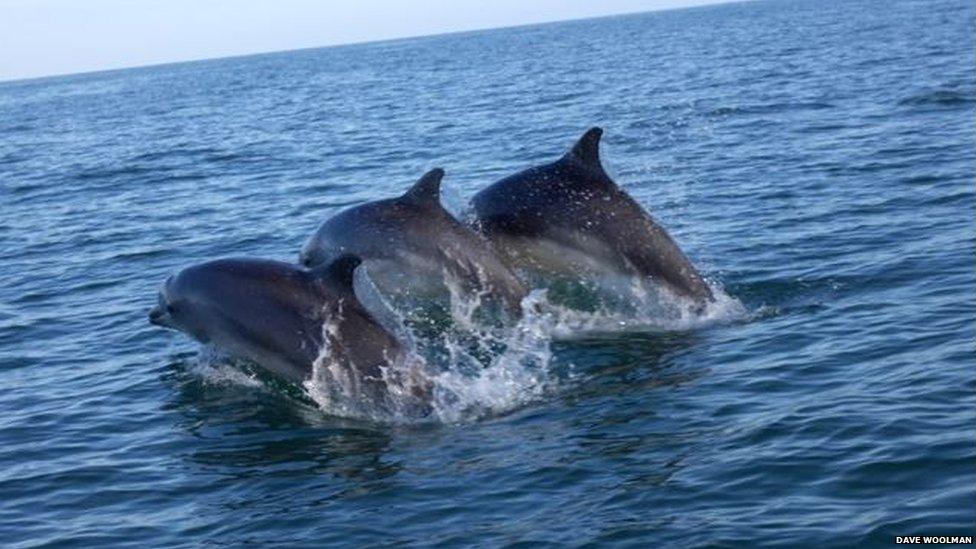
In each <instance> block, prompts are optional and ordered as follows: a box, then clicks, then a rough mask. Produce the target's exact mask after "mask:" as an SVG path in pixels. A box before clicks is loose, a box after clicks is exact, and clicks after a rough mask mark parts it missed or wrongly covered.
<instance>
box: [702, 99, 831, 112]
mask: <svg viewBox="0 0 976 549" xmlns="http://www.w3.org/2000/svg"><path fill="white" fill-rule="evenodd" d="M832 108H834V105H832V104H830V103H822V102H817V101H811V102H800V103H764V104H755V105H741V106H723V107H716V108H714V109H712V110H710V111H708V112H706V113H705V115H706V116H736V115H752V114H775V113H781V112H793V111H811V110H813V111H816V110H825V109H832Z"/></svg>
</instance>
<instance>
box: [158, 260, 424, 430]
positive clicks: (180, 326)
mask: <svg viewBox="0 0 976 549" xmlns="http://www.w3.org/2000/svg"><path fill="white" fill-rule="evenodd" d="M360 262H361V260H360V259H359V258H358V257H355V256H353V255H349V254H347V255H343V256H340V257H338V258H336V259H335V260H334V261H333V262H331V263H329V264H327V265H324V266H321V267H318V268H316V269H311V270H307V269H302V268H300V267H297V266H295V265H291V264H289V263H283V262H278V261H268V260H260V259H220V260H216V261H210V262H206V263H201V264H198V265H194V266H192V267H188V268H186V269H183V270H182V271H180V272H179V273H177V274H175V275H174V276H171V277H169V279H167V280H166V282H165V284H164V285H163V287H162V289H161V290H160V291H159V296H158V303H157V305H156V306H155V307H154V308H153V309H152V310H151V311H150V312H149V322H150V323H152V324H155V325H157V326H162V327H165V328H171V329H174V330H179V331H182V332H185V333H186V334H187V335H189V336H190V337H192V338H194V339H196V340H198V341H200V342H202V343H209V344H213V345H214V346H216V347H218V348H220V349H222V350H224V351H226V352H228V353H230V354H231V355H232V356H235V357H238V358H244V359H248V360H251V361H253V362H255V363H257V364H258V365H259V366H261V367H263V368H264V369H266V370H268V371H270V372H271V373H273V374H275V375H277V376H279V377H281V378H283V379H285V380H287V381H290V382H293V383H297V384H301V383H303V382H305V381H307V380H309V379H310V378H311V377H312V374H313V365H314V363H315V362H316V360H318V359H319V357H320V355H321V354H322V350H323V349H326V350H327V356H328V360H329V365H328V368H329V369H330V370H332V371H340V372H341V373H342V375H340V376H334V377H335V379H337V380H341V381H342V382H343V384H344V387H341V388H330V391H332V392H336V391H339V390H340V389H341V391H339V392H342V394H344V395H345V396H346V397H347V398H348V399H351V400H353V401H356V402H355V405H357V406H359V405H361V406H363V407H367V408H368V407H370V406H372V407H374V408H376V407H378V408H380V409H384V410H387V411H390V410H394V409H398V408H397V402H395V401H394V397H393V394H394V393H396V394H403V393H405V394H406V399H405V400H403V402H404V403H406V404H407V405H408V406H405V407H400V408H403V409H412V410H413V411H414V412H417V413H419V414H421V415H422V414H423V413H424V412H422V411H421V410H427V400H428V399H429V393H428V388H427V387H425V386H424V384H423V383H422V382H420V381H418V380H417V379H413V378H412V379H410V380H408V381H409V383H407V384H406V385H409V387H408V390H406V391H404V390H402V389H403V387H400V386H397V387H392V386H391V383H392V382H393V381H392V378H391V377H390V375H389V374H390V371H391V370H393V369H394V368H392V367H391V366H393V365H396V364H398V363H399V361H401V360H402V359H403V358H404V356H405V355H404V348H403V347H402V346H401V344H400V342H399V341H398V340H397V339H396V337H395V336H393V335H392V334H391V333H390V332H389V331H388V330H386V329H385V328H384V327H383V326H382V325H381V324H380V323H379V322H378V321H377V320H376V319H375V318H374V317H373V316H372V315H371V314H370V313H369V311H367V310H366V308H364V307H363V305H362V304H361V303H360V301H359V300H358V299H357V298H356V295H355V292H354V290H353V275H354V271H355V269H356V267H357V266H358V265H359V264H360ZM400 381H402V380H400Z"/></svg>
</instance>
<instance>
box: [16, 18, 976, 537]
mask: <svg viewBox="0 0 976 549" xmlns="http://www.w3.org/2000/svg"><path fill="white" fill-rule="evenodd" d="M973 35H974V12H973V5H972V4H971V3H970V2H968V1H963V0H932V1H929V0H925V1H911V0H908V1H897V2H881V1H877V2H866V1H854V2H848V1H837V0H828V1H822V2H821V1H793V0H783V1H766V2H754V3H743V4H729V5H722V6H716V7H706V8H695V9H687V10H678V11H668V12H656V13H646V14H639V15H629V16H621V17H610V18H602V19H593V20H585V21H575V22H567V23H559V24H548V25H539V26H529V27H520V28H511V29H502V30H492V31H484V32H473V33H464V34H455V35H445V36H438V37H427V38H418V39H410V40H399V41H391V42H383V43H373V44H365V45H354V46H345V47H334V48H326V49H315V50H304V51H295V52H287V53H277V54H268V55H260V56H252V57H244V58H232V59H222V60H214V61H204V62H194V63H185V64H175V65H167V66H158V67H149V68H141V69H133V70H123V71H113V72H104V73H96V74H85V75H77V76H68V77H56V78H48V79H40V80H30V81H19V82H6V83H0V213H2V215H0V540H2V541H0V545H3V546H5V547H40V546H43V547H72V546H74V547H115V546H132V547H150V546H152V547H156V546H160V547H162V546H165V547H192V546H200V545H206V546H242V545H249V544H255V545H259V546H260V545H268V546H271V545H279V544H280V545H281V546H289V547H302V546H304V547H323V546H329V545H340V544H349V545H355V546H400V545H404V544H407V545H415V546H422V545H423V546H426V545H428V544H432V545H437V546H443V547H454V546H469V545H482V546H487V547H501V546H535V545H540V546H553V547H555V546H604V545H606V546H629V547H649V546H671V547H688V546H725V547H731V546H749V547H752V546H774V545H788V546H820V547H825V546H854V545H858V546H879V547H883V546H890V545H892V544H893V542H894V536H896V535H936V534H938V535H974V534H976V531H974V530H976V526H974V524H976V353H974V336H976V322H974V320H976V261H974V260H976V255H974V235H976V207H974V206H976V201H974V198H976V196H974V171H976V148H974V110H976V78H974V43H973ZM15 54H16V52H0V57H2V56H5V55H15ZM594 125H598V126H601V127H603V128H604V129H605V138H604V149H603V157H604V159H605V162H606V164H607V165H608V167H609V169H610V171H611V172H612V173H613V175H614V177H615V178H616V180H617V181H618V182H619V183H620V184H621V185H622V186H623V187H624V188H626V189H627V190H628V191H629V192H630V193H631V194H632V195H633V196H634V197H635V198H636V199H637V200H638V201H639V202H640V203H641V204H643V205H644V206H645V207H646V208H648V210H649V211H651V212H652V214H653V215H654V216H655V217H656V218H657V219H658V220H659V221H660V222H661V223H662V224H663V225H664V226H665V227H667V229H668V230H669V231H670V232H671V233H672V235H673V236H674V237H675V239H676V240H677V241H678V242H679V243H680V245H681V246H682V248H683V249H684V250H685V251H686V252H687V254H688V255H689V256H690V257H691V258H693V260H694V261H695V262H696V264H697V265H698V266H699V267H700V268H701V270H702V271H703V272H704V273H705V275H706V276H707V277H708V279H709V280H710V281H711V282H712V284H713V285H714V286H715V287H716V288H719V289H721V292H722V295H724V296H727V299H726V302H725V305H726V306H725V308H724V309H722V310H721V311H719V312H718V313H716V314H715V315H712V316H711V317H710V318H708V319H703V320H701V321H691V322H674V323H671V322H670V321H668V320H667V319H663V320H662V319H655V318H654V313H653V311H646V314H647V318H645V320H648V322H646V323H644V324H638V325H630V324H626V323H624V324H625V325H623V326H621V324H620V323H619V322H618V321H617V319H615V318H612V317H610V316H607V317H606V318H600V317H595V318H594V317H591V318H589V319H588V324H587V326H588V328H589V329H586V330H584V329H576V328H574V327H573V326H574V325H573V324H572V323H571V322H568V321H566V319H565V318H561V317H558V315H556V317H552V316H550V317H547V318H546V319H543V320H545V322H541V321H540V323H539V324H537V325H534V326H533V327H532V330H530V335H531V336H532V338H531V341H530V343H531V346H532V349H531V351H532V353H534V354H533V357H534V358H533V362H532V364H525V363H523V362H521V361H520V360H521V358H522V357H518V356H516V357H509V358H514V359H513V360H512V361H510V362H509V363H507V365H506V368H507V370H505V371H504V372H502V374H504V375H500V376H497V377H495V378H493V377H488V378H477V379H473V380H471V383H472V385H471V387H469V393H468V396H470V397H471V398H472V399H474V400H475V401H478V402H479V403H480V404H481V405H482V409H481V411H480V412H479V413H478V414H474V415H465V414H462V413H459V414H457V415H455V416H449V415H445V416H443V417H442V420H440V421H433V422H427V423H425V424H419V425H416V424H402V423H397V422H384V421H377V420H373V419H369V418H339V417H336V416H335V415H334V414H332V413H330V410H328V409H327V408H323V406H321V405H319V403H318V401H316V400H315V399H314V398H309V397H308V395H306V394H304V393H303V392H302V391H301V390H289V389H287V388H282V387H280V386H279V385H276V384H274V383H269V382H268V381H267V380H264V379H263V378H262V377H261V376H260V375H257V376H256V375H255V373H254V372H253V371H250V370H248V368H247V367H246V365H241V364H238V363H235V362H233V361H228V360H227V359H226V358H224V357H221V356H220V355H219V354H217V353H215V352H214V351H213V350H210V349H204V348H201V347H200V346H199V345H198V344H196V343H194V342H192V341H191V340H189V339H188V338H187V337H185V336H184V335H182V334H179V333H176V332H170V331H165V330H162V329H159V328H157V327H154V326H151V325H149V324H148V323H147V321H146V312H147V310H148V309H149V307H150V306H152V305H153V303H154V301H155V294H156V290H157V288H158V287H159V285H160V284H161V283H162V281H163V280H164V279H165V278H166V277H167V276H168V275H169V274H171V273H172V272H174V271H175V270H177V269H179V268H180V267H183V266H187V265H190V264H193V263H196V262H200V261H204V260H207V259H211V258H216V257H221V256H240V255H247V256H257V257H267V258H274V259H281V260H286V261H293V260H295V258H296V257H297V253H298V250H299V248H300V246H301V244H302V243H303V241H304V240H305V238H306V237H307V236H308V235H309V234H310V233H311V232H312V231H313V230H314V228H315V227H316V226H317V225H318V223H319V222H321V221H322V220H324V219H325V218H327V217H328V216H329V215H331V214H334V213H336V212H338V211H340V210H341V209H342V208H345V207H348V206H350V205H354V204H358V203H361V202H364V201H368V200H374V199H378V198H385V197H390V196H394V195H397V194H399V193H401V192H402V191H403V190H404V189H405V188H407V186H409V185H410V184H411V183H412V182H413V181H415V180H416V179H417V178H418V177H419V176H420V175H421V174H422V173H423V172H424V171H426V170H427V169H430V168H432V167H434V166H443V167H444V168H445V169H446V170H447V176H446V179H445V189H444V198H445V201H446V202H447V203H448V204H449V205H450V206H451V207H452V208H453V210H454V211H455V212H457V213H458V215H463V212H464V209H465V203H466V201H467V199H469V198H470V197H471V196H472V195H473V194H474V193H475V192H477V191H478V190H479V189H481V188H484V187H485V186H487V185H489V184H491V183H492V182H493V181H495V180H497V179H499V178H501V177H503V176H505V175H508V174H510V173H513V172H515V171H517V170H521V169H523V168H525V167H528V166H531V165H535V164H539V163H542V162H547V161H550V160H554V159H555V158H558V157H559V156H560V155H561V154H563V152H564V151H565V150H566V149H567V148H568V147H569V146H570V145H571V144H572V142H573V141H574V140H575V139H576V138H577V137H578V136H579V135H581V134H582V132H583V131H584V130H585V129H586V128H588V127H590V126H594ZM536 320H538V319H536ZM564 321H566V322H564ZM547 322H548V324H546V323H547ZM554 324H559V325H560V326H561V329H560V330H557V329H556V328H555V327H554ZM557 332H558V333H557ZM519 368H523V370H524V371H522V370H519ZM530 370H531V371H530ZM523 374H524V375H523ZM520 376H521V377H520ZM455 381H457V380H455ZM479 399H480V400H479Z"/></svg>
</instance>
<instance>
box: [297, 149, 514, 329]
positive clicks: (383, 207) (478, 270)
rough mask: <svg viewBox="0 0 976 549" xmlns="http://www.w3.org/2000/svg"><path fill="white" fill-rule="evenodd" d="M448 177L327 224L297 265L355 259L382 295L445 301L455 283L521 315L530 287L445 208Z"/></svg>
mask: <svg viewBox="0 0 976 549" xmlns="http://www.w3.org/2000/svg"><path fill="white" fill-rule="evenodd" d="M443 177H444V170H442V169H440V168H435V169H433V170H431V171H429V172H427V173H426V174H424V175H423V177H421V178H420V179H419V180H418V181H417V182H416V184H414V186H413V187H411V188H410V189H409V190H408V191H407V192H406V193H404V194H403V195H402V196H399V197H397V198H391V199H386V200H377V201H374V202H367V203H365V204H361V205H359V206H355V207H352V208H349V209H347V210H344V211H342V212H340V213H338V214H337V215H335V216H334V217H331V218H329V219H328V220H326V221H325V222H324V223H322V225H321V226H319V228H318V230H316V231H315V233H314V234H313V235H312V236H311V237H310V238H309V239H308V241H307V242H306V243H305V245H304V247H303V248H302V250H301V254H300V255H299V263H301V264H302V265H304V266H306V267H315V266H317V265H321V264H322V263H325V262H328V261H330V260H331V259H332V258H334V257H337V256H339V255H342V254H346V253H353V254H355V255H357V256H359V257H362V258H363V261H364V262H365V266H366V268H367V269H368V272H369V275H370V276H369V278H370V280H371V281H372V282H373V283H374V284H376V286H377V287H378V288H379V289H380V290H381V292H382V293H384V294H387V295H393V296H397V295H421V296H424V295H426V296H430V295H437V294H438V293H440V294H441V295H444V290H445V289H448V288H449V286H448V285H449V284H450V283H451V282H455V283H459V286H460V289H462V290H464V291H465V292H467V293H469V294H470V293H474V294H478V295H480V296H485V297H488V298H489V299H490V300H494V301H496V302H499V303H501V304H502V305H503V306H504V307H505V308H506V309H507V310H508V311H510V312H512V313H514V314H515V315H518V313H519V310H520V304H521V301H522V298H523V297H524V296H525V294H526V289H525V286H523V284H522V282H521V281H520V280H519V279H518V278H517V277H516V275H515V274H514V273H513V272H512V271H511V270H510V269H509V268H508V267H507V266H506V265H505V263H504V262H503V261H502V259H501V258H500V257H499V256H498V255H497V253H496V252H495V250H494V248H492V246H491V244H490V243H489V242H487V241H486V240H485V239H484V237H482V236H481V235H479V234H478V233H477V232H475V231H473V230H472V229H471V228H469V227H468V226H466V225H464V224H462V223H461V222H459V221H458V220H457V219H455V218H454V217H453V216H452V215H451V214H450V213H448V211H447V210H445V209H444V207H443V206H442V205H441V202H440V185H441V180H442V179H443ZM445 277H447V279H446V278H445Z"/></svg>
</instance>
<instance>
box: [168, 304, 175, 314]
mask: <svg viewBox="0 0 976 549" xmlns="http://www.w3.org/2000/svg"><path fill="white" fill-rule="evenodd" d="M166 312H167V313H169V314H173V313H175V312H176V307H173V306H172V305H170V304H169V303H167V304H166Z"/></svg>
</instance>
